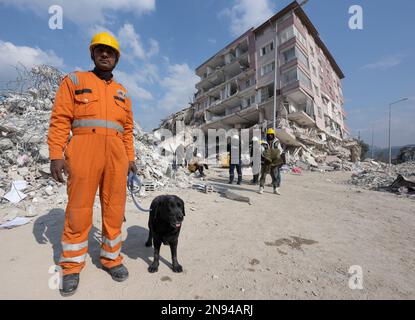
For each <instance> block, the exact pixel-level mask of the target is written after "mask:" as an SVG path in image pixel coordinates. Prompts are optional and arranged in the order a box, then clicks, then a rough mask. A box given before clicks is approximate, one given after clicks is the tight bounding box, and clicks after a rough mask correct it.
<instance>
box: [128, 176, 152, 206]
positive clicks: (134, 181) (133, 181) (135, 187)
mask: <svg viewBox="0 0 415 320" xmlns="http://www.w3.org/2000/svg"><path fill="white" fill-rule="evenodd" d="M141 186H142V184H141V180H140V179H139V178H138V177H137V175H135V174H134V173H133V172H132V171H130V172H129V173H128V180H127V188H128V191H130V194H131V198H132V199H133V202H134V204H135V206H136V207H137V209H138V210H140V211H143V212H150V209H144V208H143V207H142V206H141V205H140V203H139V202H138V201H137V199H136V198H135V195H136V194H137V193H139V192H140V190H141Z"/></svg>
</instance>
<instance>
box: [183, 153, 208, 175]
mask: <svg viewBox="0 0 415 320" xmlns="http://www.w3.org/2000/svg"><path fill="white" fill-rule="evenodd" d="M187 168H188V169H189V172H191V173H195V172H196V171H199V175H200V177H202V178H203V177H206V175H205V173H204V172H203V169H206V170H208V169H209V167H208V165H207V164H206V163H205V161H204V160H203V158H202V154H201V153H198V154H196V157H193V159H192V160H190V162H189V165H188V166H187Z"/></svg>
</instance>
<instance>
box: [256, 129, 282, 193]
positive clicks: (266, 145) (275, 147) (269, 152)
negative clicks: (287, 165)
mask: <svg viewBox="0 0 415 320" xmlns="http://www.w3.org/2000/svg"><path fill="white" fill-rule="evenodd" d="M261 151H262V153H261V162H262V163H261V179H260V181H259V193H260V194H262V193H263V192H264V187H265V179H266V177H267V174H270V175H271V179H272V186H273V189H274V194H278V195H280V192H279V187H280V185H281V171H280V169H281V166H282V165H283V163H284V161H283V158H282V152H283V150H282V147H281V145H280V143H279V141H278V139H277V138H276V137H275V130H274V129H272V128H271V129H268V131H267V140H266V141H264V142H262V143H261Z"/></svg>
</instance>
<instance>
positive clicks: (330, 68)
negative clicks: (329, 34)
mask: <svg viewBox="0 0 415 320" xmlns="http://www.w3.org/2000/svg"><path fill="white" fill-rule="evenodd" d="M196 75H198V76H199V77H200V82H199V83H197V84H196V90H197V91H196V94H195V96H194V101H193V103H192V104H191V106H190V107H188V108H186V109H184V110H182V111H180V112H178V113H176V114H174V115H171V116H170V117H169V118H168V119H165V120H163V121H162V123H161V126H162V127H169V128H170V129H172V128H171V126H172V125H173V123H174V122H175V121H176V120H184V121H185V124H188V125H194V126H197V127H199V128H202V129H203V130H204V131H205V132H207V130H208V129H220V128H221V129H222V128H223V129H225V130H228V129H232V128H236V129H246V128H250V129H253V128H259V129H261V130H262V131H265V130H266V129H267V128H270V127H272V126H273V125H274V117H275V123H276V132H277V137H278V138H279V140H280V141H281V142H283V143H284V144H285V145H286V146H288V147H293V148H296V147H297V148H298V147H303V148H304V149H305V150H307V152H309V153H310V152H311V151H312V149H315V148H318V147H323V146H327V144H331V145H332V146H335V145H339V146H340V145H341V144H342V143H343V141H344V140H345V139H346V138H347V137H348V135H349V129H348V127H347V126H346V124H345V120H346V113H345V111H344V97H343V92H342V83H341V80H342V79H343V78H344V75H343V72H342V70H341V69H340V67H339V66H338V65H337V63H336V61H335V59H334V58H333V56H332V55H331V53H330V51H329V50H328V49H327V47H326V46H325V44H324V43H323V41H322V40H321V39H320V36H319V33H318V31H317V30H316V28H315V27H314V25H313V24H312V22H311V21H310V19H309V18H308V17H307V15H306V14H305V12H304V11H303V9H302V8H301V7H300V5H299V4H298V3H297V2H296V1H294V2H292V3H291V4H290V5H288V6H287V7H285V8H284V9H283V10H281V11H280V12H278V13H277V14H275V15H274V16H272V17H271V18H270V19H268V20H267V21H265V22H263V23H262V24H261V25H260V26H259V27H257V28H251V29H250V30H248V31H247V32H246V33H244V34H243V35H241V36H240V37H239V38H237V39H236V40H234V41H233V42H232V43H230V44H229V45H227V46H226V47H225V48H223V49H222V50H220V51H219V52H218V53H216V54H215V55H214V56H213V57H211V58H209V59H208V60H207V61H205V62H204V63H203V64H202V65H200V66H199V67H198V68H196ZM274 110H275V113H274ZM173 126H174V125H173ZM173 129H174V128H173ZM349 145H355V143H351V144H350V143H349ZM308 146H309V147H311V149H310V148H308ZM347 148H348V147H346V149H347Z"/></svg>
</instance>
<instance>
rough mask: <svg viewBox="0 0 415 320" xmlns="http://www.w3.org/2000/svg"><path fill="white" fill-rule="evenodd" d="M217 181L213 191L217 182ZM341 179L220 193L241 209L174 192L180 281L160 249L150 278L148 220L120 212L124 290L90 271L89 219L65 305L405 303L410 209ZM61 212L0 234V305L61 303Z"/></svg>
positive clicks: (413, 294)
mask: <svg viewBox="0 0 415 320" xmlns="http://www.w3.org/2000/svg"><path fill="white" fill-rule="evenodd" d="M210 171H211V170H210ZM210 174H211V175H212V171H211V172H210ZM224 176H226V171H224V172H223V174H219V175H218V176H217V177H212V180H211V182H213V183H217V184H222V183H225V182H226V178H225V177H224ZM349 176H350V173H339V172H338V173H326V174H321V173H312V172H311V173H305V174H304V175H302V176H294V175H290V174H284V175H283V186H282V188H281V192H282V195H281V196H277V195H273V194H271V193H270V192H271V188H267V190H266V191H267V192H265V193H264V194H263V195H262V196H261V195H259V194H257V188H256V187H253V186H250V185H248V184H244V185H242V186H240V187H239V186H236V185H233V186H230V188H232V189H234V190H235V191H236V192H238V193H240V194H241V195H245V196H248V197H250V198H251V201H252V204H251V205H249V204H247V203H242V202H235V201H232V200H228V199H225V198H222V197H220V196H219V195H218V194H216V193H214V194H204V193H200V192H198V191H195V190H183V191H181V192H179V193H177V195H179V196H180V197H182V198H183V199H184V200H185V202H186V208H187V211H186V217H185V221H184V224H183V229H182V233H181V235H180V240H179V249H178V257H179V262H180V263H181V264H182V265H183V267H184V272H183V273H182V274H175V273H173V272H172V271H171V269H170V268H169V265H170V250H169V248H168V247H167V246H163V247H162V250H161V256H162V260H161V263H160V267H159V272H158V273H156V274H150V273H148V272H147V267H148V264H149V262H150V261H151V259H152V249H150V248H146V247H145V246H144V242H145V240H146V237H147V216H146V214H142V213H139V212H138V211H137V210H136V209H135V207H133V205H132V203H131V202H129V203H128V205H127V213H126V217H127V222H126V223H125V224H124V228H123V239H124V245H123V255H124V257H125V259H124V263H125V265H126V266H127V267H128V268H129V271H130V278H129V279H128V280H127V281H126V282H124V283H115V282H114V281H113V280H111V278H110V277H109V275H108V274H107V273H105V272H104V271H102V270H101V269H99V258H98V255H99V239H100V231H99V229H100V222H101V220H100V212H99V210H98V209H97V210H95V211H94V225H95V227H93V230H92V231H91V234H90V242H89V256H88V258H87V266H86V268H85V269H84V270H83V272H82V274H81V283H80V287H79V289H78V292H77V294H76V295H75V296H73V297H71V298H69V299H100V298H107V299H323V298H325V299H326V298H327V299H331V298H333V299H389V298H391V299H415V269H414V267H415V232H414V230H415V201H414V200H411V199H406V198H399V197H398V196H396V195H393V194H387V193H381V192H372V191H365V190H361V189H358V188H356V187H352V186H349V185H346V184H344V181H345V180H347V179H348V177H349ZM157 194H160V193H159V192H157V193H152V194H151V195H150V196H149V197H147V198H145V199H143V201H142V204H143V206H146V207H148V206H149V205H150V202H151V200H152V199H153V197H154V196H155V195H157ZM63 210H64V206H63V205H59V206H53V205H51V206H50V207H49V208H45V210H44V212H42V213H41V214H40V215H39V216H38V217H37V218H36V219H35V220H34V221H33V223H31V224H28V225H25V226H22V227H19V228H16V229H12V230H0V251H1V253H2V254H1V255H0V268H1V269H0V270H1V271H2V272H1V273H0V283H1V286H0V299H15V298H23V299H63V298H61V297H60V295H59V292H58V291H57V290H52V289H50V288H49V286H48V283H49V282H50V279H51V277H52V276H53V275H52V274H49V273H48V270H49V269H50V268H51V266H53V265H54V261H56V260H57V259H58V257H59V251H60V249H61V247H60V234H61V230H62V222H63V218H64V211H63ZM353 265H358V266H360V267H361V268H362V271H363V283H362V286H363V289H362V290H352V289H350V288H349V277H350V275H349V274H348V271H349V268H350V267H351V266H353Z"/></svg>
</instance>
